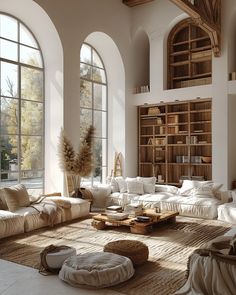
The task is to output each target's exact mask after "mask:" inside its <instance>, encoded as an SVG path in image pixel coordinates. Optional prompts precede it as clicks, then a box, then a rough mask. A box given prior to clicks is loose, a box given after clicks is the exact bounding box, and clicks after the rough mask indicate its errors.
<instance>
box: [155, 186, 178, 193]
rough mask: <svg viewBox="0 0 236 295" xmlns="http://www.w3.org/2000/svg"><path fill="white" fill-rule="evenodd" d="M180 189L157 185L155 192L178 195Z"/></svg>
mask: <svg viewBox="0 0 236 295" xmlns="http://www.w3.org/2000/svg"><path fill="white" fill-rule="evenodd" d="M178 190H179V189H178V188H177V187H176V186H174V185H166V184H156V185H155V191H156V192H168V193H172V194H174V195H175V194H177V193H178Z"/></svg>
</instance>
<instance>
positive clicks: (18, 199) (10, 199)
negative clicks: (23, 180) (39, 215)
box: [3, 184, 30, 212]
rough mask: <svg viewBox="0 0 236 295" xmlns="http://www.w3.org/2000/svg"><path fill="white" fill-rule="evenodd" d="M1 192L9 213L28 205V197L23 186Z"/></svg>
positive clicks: (19, 185) (7, 188)
mask: <svg viewBox="0 0 236 295" xmlns="http://www.w3.org/2000/svg"><path fill="white" fill-rule="evenodd" d="M3 190H4V193H5V199H6V203H7V207H8V208H9V211H11V212H14V211H16V210H17V209H19V208H20V207H27V206H29V205H30V199H29V195H28V192H27V190H26V188H25V186H24V185H23V184H17V185H13V186H10V187H5V188H4V189H3Z"/></svg>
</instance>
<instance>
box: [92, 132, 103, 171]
mask: <svg viewBox="0 0 236 295" xmlns="http://www.w3.org/2000/svg"><path fill="white" fill-rule="evenodd" d="M94 156H95V167H101V166H102V139H100V138H95V139H94Z"/></svg>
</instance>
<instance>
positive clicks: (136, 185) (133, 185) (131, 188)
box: [126, 180, 144, 195]
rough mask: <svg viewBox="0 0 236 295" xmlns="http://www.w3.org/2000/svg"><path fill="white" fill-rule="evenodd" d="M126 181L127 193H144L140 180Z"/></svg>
mask: <svg viewBox="0 0 236 295" xmlns="http://www.w3.org/2000/svg"><path fill="white" fill-rule="evenodd" d="M126 183H127V191H128V193H129V194H138V195H142V194H144V190H143V183H142V182H141V181H137V180H136V181H135V180H132V181H126Z"/></svg>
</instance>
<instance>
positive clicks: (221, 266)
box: [175, 236, 236, 295]
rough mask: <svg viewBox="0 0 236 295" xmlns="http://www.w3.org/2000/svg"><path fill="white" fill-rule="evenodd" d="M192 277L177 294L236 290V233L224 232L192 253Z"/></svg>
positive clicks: (231, 294)
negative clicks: (230, 234)
mask: <svg viewBox="0 0 236 295" xmlns="http://www.w3.org/2000/svg"><path fill="white" fill-rule="evenodd" d="M187 274H188V280H187V282H186V283H185V285H184V286H183V287H182V288H181V289H180V290H179V291H177V292H176V293H175V294H176V295H177V294H178V295H200V294H202V295H220V294H222V295H223V294H224V295H234V294H236V236H235V237H229V236H221V237H218V238H216V239H214V240H212V241H211V242H209V243H208V244H206V245H205V246H204V248H202V249H196V250H195V251H194V252H193V254H192V255H191V256H190V257H189V261H188V270H187Z"/></svg>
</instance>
